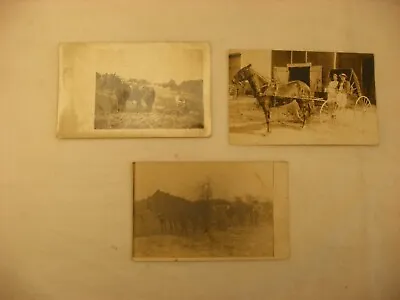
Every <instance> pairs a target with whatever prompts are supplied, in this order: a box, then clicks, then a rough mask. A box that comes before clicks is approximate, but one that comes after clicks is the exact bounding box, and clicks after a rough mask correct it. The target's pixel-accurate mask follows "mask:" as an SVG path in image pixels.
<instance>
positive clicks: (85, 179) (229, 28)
mask: <svg viewBox="0 0 400 300" xmlns="http://www.w3.org/2000/svg"><path fill="white" fill-rule="evenodd" d="M399 29H400V6H399V2H398V1H394V0H391V1H389V0H386V1H382V0H380V1H375V0H365V1H356V0H353V1H352V0H346V1H342V0H338V1H335V2H332V1H322V0H320V1H313V0H310V1H288V0H287V1H285V0H280V1H278V0H276V1H256V0H248V1H238V0H232V1H222V0H213V1H211V0H203V1H178V0H170V1H162V0H159V1H155V0H146V1H123V0H114V1H72V0H69V1H50V0H49V1H47V0H29V1H28V0H26V1H22V0H20V1H18V0H14V1H11V0H8V1H7V0H3V1H1V2H0V37H1V46H0V55H1V56H0V57H1V58H0V66H1V73H0V90H1V94H0V111H1V118H0V299H2V300H3V299H5V300H8V299H18V300H20V299H21V300H25V299H46V300H47V299H68V300H70V299H74V300H75V299H77V300H80V299H96V300H103V299H107V300H108V299H135V300H152V299H208V300H214V299H218V300H220V299H234V300H236V299H257V300H258V299H279V300H285V299H307V300H308V299H318V300H320V299H351V300H354V299H362V300H366V299H367V300H369V299H385V300H386V299H390V300H392V299H393V300H394V299H400V286H399V278H400V254H399V253H400V240H399V237H400V171H399V159H400V155H399V153H400V151H399V150H400V138H399V132H400V131H399V129H400V128H399V121H398V117H399V111H400V99H399V98H400V96H399V92H398V86H399V83H398V82H399V71H398V70H399V69H400V64H399V57H398V54H399V53H400V40H399V36H400V34H399V33H400V30H399ZM131 40H134V41H182V40H185V41H198V40H200V41H209V42H210V43H211V47H212V48H211V51H212V57H211V61H212V66H211V71H212V84H211V85H212V94H211V95H212V115H213V135H212V137H211V138H198V139H136V140H134V139H125V140H57V139H56V138H55V129H56V117H57V94H58V91H57V88H58V44H59V43H60V42H87V41H131ZM261 47H262V48H275V49H292V48H293V49H311V50H322V51H323V50H326V51H330V50H337V51H356V52H357V51H359V52H373V53H375V63H376V85H377V97H378V110H379V112H378V113H379V126H380V145H379V146H378V147H376V146H374V147H366V146H365V147H360V146H358V147H341V146H335V147H326V146H324V147H317V146H313V147H300V146H289V147H282V146H275V147H273V146H271V147H260V146H259V147H239V146H236V147H235V146H229V145H228V128H227V122H228V120H227V80H226V79H227V76H228V74H227V68H228V59H227V53H228V52H227V51H228V49H231V48H261ZM260 159H265V160H287V161H289V163H290V170H289V171H290V175H289V180H290V194H289V196H290V223H291V232H290V235H291V257H290V259H289V260H286V261H277V262H271V261H269V262H238V263H232V262H221V263H216V262H212V263H204V262H202V263H194V262H190V263H134V262H132V261H131V260H130V253H131V232H132V229H131V222H132V220H131V215H132V195H131V193H132V190H131V168H132V164H131V163H132V162H133V161H143V160H169V161H174V160H260Z"/></svg>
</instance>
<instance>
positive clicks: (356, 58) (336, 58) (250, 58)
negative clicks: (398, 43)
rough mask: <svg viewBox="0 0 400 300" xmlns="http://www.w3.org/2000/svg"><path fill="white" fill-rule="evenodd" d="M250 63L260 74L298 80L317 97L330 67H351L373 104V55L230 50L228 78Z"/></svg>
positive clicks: (323, 85) (286, 79)
mask: <svg viewBox="0 0 400 300" xmlns="http://www.w3.org/2000/svg"><path fill="white" fill-rule="evenodd" d="M249 63H251V64H252V66H253V67H254V69H255V70H257V72H258V73H260V74H261V75H263V76H265V77H267V78H274V79H276V80H278V81H279V82H281V83H287V82H288V81H291V80H301V81H303V82H305V83H306V84H307V85H308V86H309V87H310V88H311V91H312V92H313V93H314V94H315V95H316V96H322V97H323V95H324V88H325V87H326V86H327V85H328V83H329V81H330V78H329V72H330V70H331V69H339V68H340V69H347V68H351V69H353V70H354V73H355V75H356V76H357V78H358V81H359V83H360V88H361V92H362V94H363V95H365V96H367V97H368V98H369V99H370V101H371V103H372V104H376V96H375V71H374V68H375V63H374V56H373V54H369V53H345V52H317V51H292V50H242V51H231V52H230V54H229V80H232V78H233V76H234V75H235V74H236V72H237V71H239V69H240V68H242V67H244V66H246V65H248V64H249Z"/></svg>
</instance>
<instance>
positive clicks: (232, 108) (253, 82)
mask: <svg viewBox="0 0 400 300" xmlns="http://www.w3.org/2000/svg"><path fill="white" fill-rule="evenodd" d="M228 86H229V140H230V143H231V144H239V145H242V144H247V145H252V144H254V145H263V144H322V145H323V144H361V145H362V144H377V143H378V141H379V137H378V122H377V113H376V96H375V80H374V56H373V55H372V54H359V53H336V52H311V51H283V50H279V51H278V50H276V51H275V50H231V51H230V55H229V85H228Z"/></svg>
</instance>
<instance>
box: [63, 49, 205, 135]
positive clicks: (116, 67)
mask: <svg viewBox="0 0 400 300" xmlns="http://www.w3.org/2000/svg"><path fill="white" fill-rule="evenodd" d="M59 65H60V71H59V76H60V78H59V83H60V89H59V97H58V98H59V101H58V122H57V136H58V137H59V138H135V137H139V138H140V137H209V136H210V135H211V103H210V76H211V74H210V46H209V45H208V43H202V42H199V43H189V42H147V43H145V42H143V43H140V42H136V43H135V42H132V43H64V44H61V45H60V62H59Z"/></svg>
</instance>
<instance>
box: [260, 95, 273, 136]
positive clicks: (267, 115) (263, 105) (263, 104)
mask: <svg viewBox="0 0 400 300" xmlns="http://www.w3.org/2000/svg"><path fill="white" fill-rule="evenodd" d="M258 103H259V104H260V106H261V108H262V110H263V112H264V116H265V121H266V123H267V132H270V130H269V120H270V115H271V112H270V108H269V104H267V102H266V101H261V100H258ZM267 106H268V108H267Z"/></svg>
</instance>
